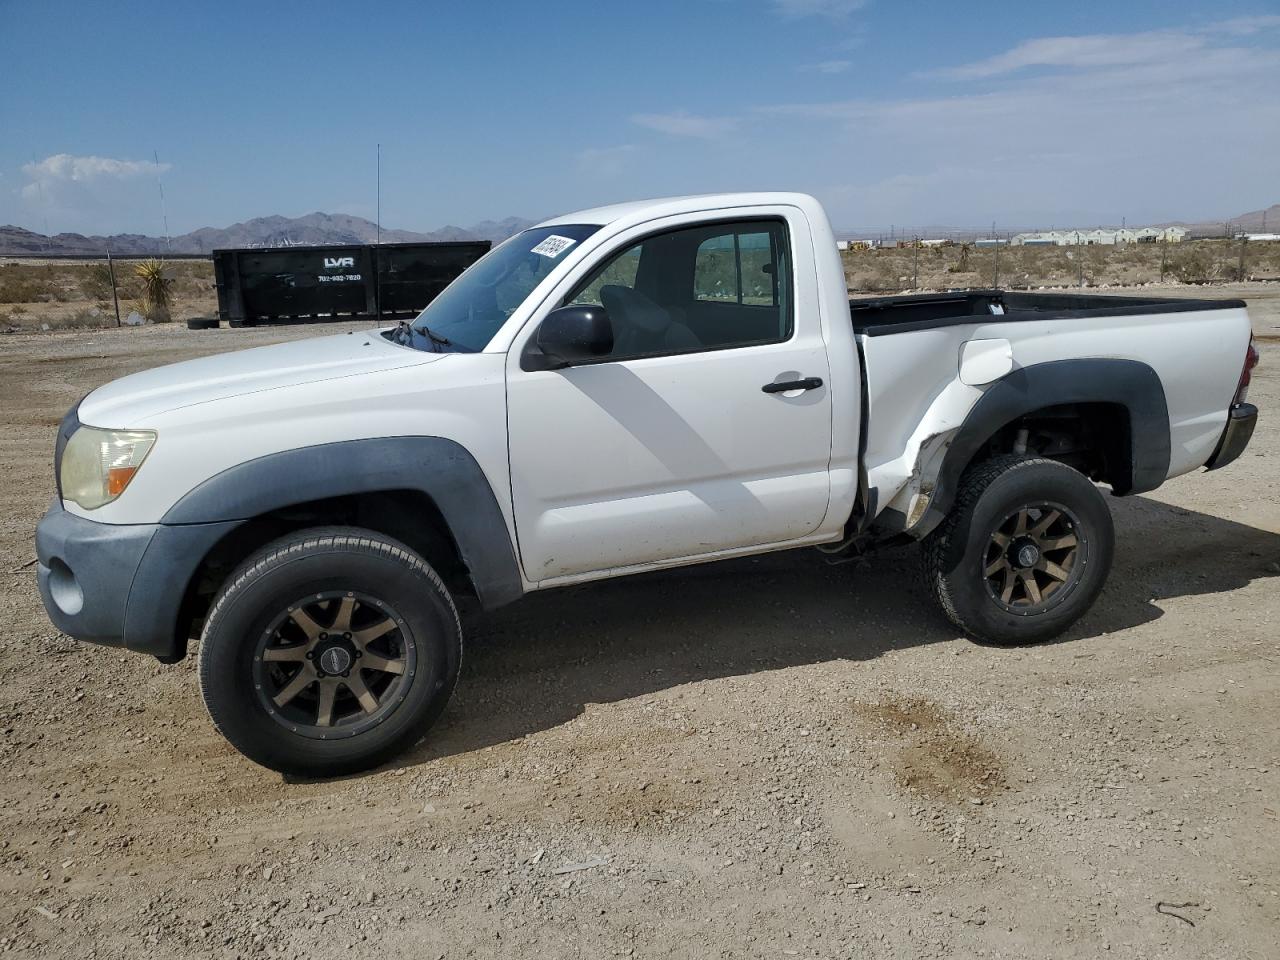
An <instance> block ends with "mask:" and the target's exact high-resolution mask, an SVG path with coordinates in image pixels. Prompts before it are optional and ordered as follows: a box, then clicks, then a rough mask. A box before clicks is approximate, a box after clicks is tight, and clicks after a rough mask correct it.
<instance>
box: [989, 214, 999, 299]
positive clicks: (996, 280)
mask: <svg viewBox="0 0 1280 960" xmlns="http://www.w3.org/2000/svg"><path fill="white" fill-rule="evenodd" d="M995 233H996V227H995V224H994V223H993V224H992V225H991V236H992V239H993V240H994V241H995V245H996V265H995V271H994V275H993V276H992V278H991V286H992V287H993V288H994V289H997V290H998V289H999V288H1000V238H999V237H997V236H996V235H995Z"/></svg>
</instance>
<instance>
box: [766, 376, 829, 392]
mask: <svg viewBox="0 0 1280 960" xmlns="http://www.w3.org/2000/svg"><path fill="white" fill-rule="evenodd" d="M820 386H822V378H821V377H805V378H804V379H803V380H783V381H782V382H781V383H766V384H765V385H764V386H763V387H761V388H760V389H761V390H763V391H764V392H765V393H786V392H787V391H789V390H817V389H818V388H819V387H820Z"/></svg>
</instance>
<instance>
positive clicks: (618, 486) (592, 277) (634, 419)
mask: <svg viewBox="0 0 1280 960" xmlns="http://www.w3.org/2000/svg"><path fill="white" fill-rule="evenodd" d="M784 209H787V210H789V208H784ZM792 216H794V217H796V218H797V219H798V218H799V214H798V213H796V212H794V211H791V212H790V213H779V214H777V215H773V216H767V217H766V216H762V217H760V218H758V219H752V220H749V221H748V220H736V221H712V222H705V221H704V222H697V221H695V222H693V223H685V224H681V225H680V226H678V227H675V228H671V229H667V230H660V231H656V232H655V231H654V230H653V228H652V226H651V227H649V228H648V229H649V232H648V233H647V234H646V235H642V236H640V237H638V238H636V239H632V240H623V241H622V242H621V243H620V245H619V246H616V247H614V248H613V250H612V252H611V253H609V254H603V255H602V257H603V260H602V261H597V263H598V264H599V265H598V266H596V267H595V268H594V269H592V268H591V267H586V268H584V270H585V271H586V275H585V276H583V277H580V279H578V280H577V281H576V282H575V281H574V280H573V279H572V278H570V280H569V281H568V282H569V284H570V285H569V287H568V288H567V289H566V290H565V291H564V292H563V293H562V294H561V295H559V296H558V297H557V298H556V299H555V300H554V301H553V302H551V303H548V304H547V305H546V306H545V308H544V309H543V310H542V311H540V314H541V315H540V316H535V318H534V321H533V322H531V323H530V324H529V325H528V328H527V330H526V331H523V335H522V336H521V337H518V338H517V340H516V342H515V344H514V345H513V347H512V350H511V352H510V354H509V357H508V365H507V402H508V406H507V420H508V430H509V433H508V436H509V446H510V462H511V481H512V496H513V505H514V510H515V517H516V526H517V531H518V537H519V546H520V555H521V562H522V564H523V565H524V570H525V575H526V576H527V577H528V579H529V580H531V581H534V582H545V581H555V580H561V579H587V578H590V577H591V576H598V575H602V574H604V573H605V572H607V571H611V570H615V569H617V568H624V567H636V566H644V565H666V564H672V563H678V562H682V561H686V560H690V559H693V558H699V557H705V556H707V555H709V554H716V553H720V552H723V551H732V550H738V549H744V548H751V547H757V546H761V545H766V544H784V543H790V542H794V541H799V540H802V539H803V538H804V537H806V535H809V534H811V533H813V532H814V531H815V530H817V529H818V527H819V526H820V525H821V523H822V520H823V517H824V515H825V513H826V510H827V502H828V498H829V493H830V483H829V471H828V462H829V457H830V451H831V398H830V392H829V389H828V388H827V386H826V381H827V379H828V376H829V372H828V366H827V356H826V347H825V343H824V341H823V339H822V335H821V327H820V323H819V317H818V315H817V291H816V280H814V279H812V270H810V271H808V272H807V273H806V274H805V279H804V280H803V281H800V282H797V280H796V278H795V270H794V262H795V261H794V260H793V250H795V248H796V247H797V245H800V246H801V248H802V249H803V250H805V251H806V252H807V251H808V248H807V247H804V246H803V245H804V244H806V243H807V242H808V240H807V230H805V231H804V232H801V231H799V230H796V229H794V227H795V224H794V223H793V221H792V219H791V218H792ZM800 223H801V224H803V220H800ZM809 260H810V261H811V260H812V256H811V254H810V255H809ZM800 262H805V261H804V259H803V258H801V259H800ZM569 302H577V303H595V304H601V305H603V306H604V307H605V309H606V310H608V311H609V313H610V320H611V323H612V325H613V328H614V343H615V347H614V351H613V353H611V354H609V355H607V356H605V357H602V358H600V359H598V360H596V361H593V362H589V363H584V364H582V365H579V366H573V367H568V368H564V369H560V370H526V369H524V368H523V367H522V365H521V362H520V356H521V353H522V347H523V346H524V345H525V344H526V343H527V342H528V341H529V340H530V339H531V338H532V337H533V336H534V335H535V331H536V326H537V322H538V321H540V319H541V316H544V315H545V313H546V312H548V311H549V310H550V309H551V308H553V307H557V306H561V305H563V304H565V303H569ZM803 378H818V379H819V380H821V381H822V385H821V386H820V387H817V388H814V389H808V390H797V391H789V392H786V393H783V392H765V391H764V390H763V389H762V388H763V387H765V386H766V385H769V384H773V383H776V382H780V381H790V380H798V379H803Z"/></svg>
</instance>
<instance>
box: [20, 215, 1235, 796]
mask: <svg viewBox="0 0 1280 960" xmlns="http://www.w3.org/2000/svg"><path fill="white" fill-rule="evenodd" d="M1256 361H1257V353H1256V351H1255V350H1254V349H1253V344H1252V339H1251V336H1250V327H1249V318H1248V316H1247V315H1246V313H1245V310H1244V304H1243V303H1242V302H1240V301H1233V300H1218V301H1209V300H1164V299H1154V298H1128V297H1123V298H1122V297H1103V296H1081V295H1067V294H1058V293H1054V294H1027V293H1011V292H1001V291H997V290H985V291H977V292H963V293H945V294H930V295H923V296H907V297H892V298H888V299H883V300H873V301H856V302H853V303H852V304H851V303H850V300H849V298H848V294H847V290H846V286H845V277H844V271H843V269H842V265H841V262H840V257H839V255H838V253H837V250H836V241H835V237H834V236H833V234H832V231H831V226H830V224H829V223H828V221H827V217H826V215H825V214H824V212H823V210H822V208H821V206H820V205H819V204H818V203H817V201H815V200H814V199H813V198H811V197H807V196H802V195H798V194H788V193H750V194H730V195H722V196H703V197H685V198H678V199H670V200H653V201H646V202H641V203H627V204H621V205H618V206H612V207H605V208H602V209H597V210H587V211H584V212H581V213H575V214H571V215H569V216H566V217H560V218H558V219H555V220H549V221H547V222H546V223H543V224H540V225H538V226H536V227H533V228H532V229H529V230H526V231H525V232H523V233H521V234H519V235H517V236H515V237H513V238H511V239H510V240H508V241H507V242H506V243H504V244H502V245H501V246H499V247H498V248H496V249H495V250H493V251H492V252H491V253H489V254H488V255H487V256H486V257H484V258H483V259H482V260H480V261H479V262H477V263H476V264H475V265H474V266H472V267H471V268H470V269H468V270H467V271H466V272H465V273H464V274H463V275H462V276H461V277H459V278H458V279H457V280H456V281H455V282H454V283H453V284H452V285H451V286H449V287H448V288H447V289H446V290H445V291H444V292H443V293H442V294H441V295H440V296H439V297H438V298H437V299H436V300H435V301H433V302H432V303H431V304H430V306H428V307H427V308H426V309H425V310H424V311H423V312H422V314H421V315H420V316H419V317H418V318H417V319H416V320H415V321H414V322H413V323H412V324H402V325H400V326H399V327H396V328H394V329H388V330H380V331H377V330H376V331H370V332H368V333H364V334H346V335H339V336H327V337H323V338H318V339H312V340H305V341H300V342H295V343H287V344H281V345H278V346H271V347H265V348H259V349H254V350H247V351H243V352H239V353H230V354H225V355H222V356H216V357H210V358H207V359H202V360H195V361H190V362H187V363H180V364H176V365H174V366H168V367H161V368H158V369H154V370H149V371H147V372H144V373H140V374H136V375H134V376H130V377H125V378H123V379H121V380H117V381H115V382H114V383H109V384H107V385H106V386H104V387H101V388H99V389H97V390H95V391H93V392H92V393H90V394H89V395H88V396H87V397H85V398H84V399H83V400H81V401H80V402H79V403H78V404H77V405H76V406H75V407H74V408H73V409H72V410H71V411H70V412H69V413H68V414H67V417H66V419H65V421H64V422H63V424H62V426H61V428H60V430H59V433H58V440H57V447H56V464H55V471H56V475H57V480H58V496H57V499H56V500H55V501H54V503H53V505H52V506H51V508H50V510H49V512H48V514H47V515H46V516H45V517H44V519H43V520H42V521H41V522H40V524H39V527H38V529H37V531H36V543H37V548H38V554H39V567H38V579H39V587H40V591H41V594H42V596H43V599H44V603H45V607H46V608H47V610H48V612H49V615H50V617H51V619H52V620H53V623H54V624H55V625H56V626H57V627H58V628H59V629H61V630H63V631H65V632H66V633H68V634H70V635H72V636H74V637H78V638H80V639H82V640H87V641H92V642H96V643H105V644H111V645H117V646H124V647H127V648H128V649H130V650H136V651H140V652H145V653H150V654H153V655H155V656H157V657H159V658H160V659H161V660H163V661H165V662H173V661H176V660H178V659H180V658H182V657H184V656H185V655H186V652H187V645H188V640H189V639H191V638H194V637H196V636H200V651H199V659H200V663H199V674H200V682H201V686H202V689H203V693H204V698H205V702H206V704H207V705H208V708H209V711H210V713H211V715H212V717H213V720H214V723H215V724H216V725H217V727H218V729H219V730H221V732H222V733H223V734H224V735H225V736H226V737H227V738H228V739H229V740H230V741H231V742H232V743H233V744H234V745H235V746H236V747H237V748H239V749H240V750H241V751H242V752H243V753H244V754H245V755H247V756H248V757H250V758H251V759H253V760H255V761H257V762H258V763H261V764H263V765H265V766H268V767H271V768H273V769H276V770H280V771H285V772H291V773H298V774H304V775H333V774H338V773H342V772H349V771H354V770H358V769H362V768H366V767H369V766H371V765H374V764H377V763H379V762H382V761H384V760H386V759H388V758H389V757H391V756H392V755H394V754H395V753H396V752H397V751H400V750H402V749H403V748H405V747H406V746H407V745H409V744H411V743H413V742H415V741H416V740H417V739H419V738H420V737H421V736H422V735H423V734H424V732H425V731H426V729H427V728H428V726H429V725H430V724H431V722H432V721H433V720H434V719H435V718H436V717H437V716H438V715H439V714H440V712H441V710H443V708H444V706H445V703H446V701H447V700H448V698H449V695H450V693H451V691H452V689H453V686H454V683H455V681H456V679H457V676H458V664H459V659H460V657H461V652H462V631H461V627H460V624H459V620H458V616H457V613H456V609H455V605H454V597H455V596H456V595H467V596H469V597H472V598H474V599H475V600H476V601H478V603H479V605H480V606H481V607H482V608H484V609H492V608H494V607H497V606H500V605H502V604H505V603H509V602H511V601H513V600H516V599H518V598H519V597H520V596H522V595H523V594H525V593H528V592H530V591H534V590H545V589H548V588H551V587H558V586H562V585H565V584H571V583H580V582H582V581H586V580H595V579H600V578H604V577H616V576H622V575H624V574H629V573H637V572H640V571H645V570H655V569H659V568H663V567H673V566H678V565H682V564H692V563H701V562H704V561H708V560H717V559H720V558H723V557H734V556H742V555H744V554H751V553H761V552H765V551H772V550H785V549H790V548H793V547H801V546H813V547H817V548H820V549H822V550H824V551H826V552H827V553H829V554H831V555H832V557H833V558H842V557H848V556H851V555H854V554H860V553H864V552H866V551H868V550H870V549H872V548H873V547H874V546H875V545H877V544H882V543H890V542H904V541H908V540H920V541H922V551H921V553H922V557H923V569H924V575H925V582H926V584H927V588H926V589H927V590H928V591H929V592H931V593H932V594H933V596H934V597H935V598H936V599H937V601H938V603H939V604H940V606H941V608H942V610H943V611H944V612H945V614H946V615H947V616H948V617H949V618H950V619H951V621H952V622H953V623H954V624H955V625H956V626H957V627H959V628H960V629H961V630H964V631H966V632H967V633H969V634H971V635H973V636H975V637H977V638H979V639H982V640H985V641H989V642H993V643H1024V642H1033V641H1037V640H1042V639H1044V638H1047V637H1050V636H1053V635H1055V634H1057V633H1059V632H1061V631H1062V630H1064V629H1065V628H1066V627H1067V626H1068V625H1070V624H1071V623H1073V622H1074V621H1075V620H1076V619H1077V618H1079V617H1080V616H1081V615H1082V614H1084V613H1085V611H1087V610H1088V609H1089V607H1090V605H1091V604H1092V603H1093V601H1094V599H1095V598H1096V597H1097V595H1098V592H1099V591H1100V590H1101V589H1102V586H1103V583H1104V581H1105V580H1106V577H1107V571H1108V568H1109V566H1110V564H1111V557H1112V546H1113V534H1112V525H1111V517H1110V513H1109V511H1108V509H1107V506H1106V502H1105V500H1104V499H1103V497H1102V496H1101V495H1100V493H1099V490H1098V487H1097V486H1095V484H1098V483H1103V484H1106V485H1107V486H1108V487H1110V489H1111V491H1112V493H1113V494H1117V495H1125V494H1133V493H1141V492H1143V491H1147V490H1152V489H1154V488H1156V487H1158V486H1159V485H1160V484H1161V483H1163V482H1164V481H1165V480H1166V479H1168V478H1170V477H1174V476H1177V475H1178V474H1182V473H1186V472H1188V471H1190V470H1194V469H1196V468H1197V467H1208V468H1209V469H1214V468H1216V467H1220V466H1223V465H1224V464H1226V463H1229V462H1230V461H1232V460H1233V459H1235V458H1236V457H1237V456H1239V455H1240V452H1241V450H1243V449H1244V447H1245V445H1246V443H1247V442H1248V440H1249V437H1250V435H1251V433H1252V431H1253V425H1254V421H1255V418H1256V416H1257V410H1256V409H1255V408H1254V407H1253V406H1252V405H1250V404H1249V403H1247V402H1246V390H1247V387H1248V384H1249V374H1250V369H1251V367H1252V366H1253V364H1254V363H1255V362H1256ZM849 589H851V590H853V589H856V584H854V583H853V582H851V583H850V586H849Z"/></svg>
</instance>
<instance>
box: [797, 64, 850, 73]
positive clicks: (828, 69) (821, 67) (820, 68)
mask: <svg viewBox="0 0 1280 960" xmlns="http://www.w3.org/2000/svg"><path fill="white" fill-rule="evenodd" d="M852 66H853V61H852V60H823V61H822V62H821V63H806V64H805V65H804V66H802V67H801V68H800V70H801V71H802V72H803V73H825V74H828V75H835V74H837V73H844V72H845V71H846V70H848V69H849V68H850V67H852Z"/></svg>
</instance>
